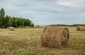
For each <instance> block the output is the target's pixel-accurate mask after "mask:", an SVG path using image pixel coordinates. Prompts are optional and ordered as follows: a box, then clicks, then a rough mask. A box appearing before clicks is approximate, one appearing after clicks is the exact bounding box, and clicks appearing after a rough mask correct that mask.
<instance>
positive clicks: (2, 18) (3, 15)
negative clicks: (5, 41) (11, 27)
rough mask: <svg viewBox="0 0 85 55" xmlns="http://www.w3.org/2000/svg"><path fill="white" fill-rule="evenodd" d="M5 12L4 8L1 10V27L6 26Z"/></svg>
mask: <svg viewBox="0 0 85 55" xmlns="http://www.w3.org/2000/svg"><path fill="white" fill-rule="evenodd" d="M4 18H5V11H4V9H3V8H1V10H0V27H3V26H4Z"/></svg>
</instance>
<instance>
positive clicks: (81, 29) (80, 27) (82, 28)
mask: <svg viewBox="0 0 85 55" xmlns="http://www.w3.org/2000/svg"><path fill="white" fill-rule="evenodd" d="M76 30H77V31H85V26H77V28H76Z"/></svg>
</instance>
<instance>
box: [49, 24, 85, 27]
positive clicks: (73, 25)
mask: <svg viewBox="0 0 85 55" xmlns="http://www.w3.org/2000/svg"><path fill="white" fill-rule="evenodd" d="M50 26H71V27H76V26H85V24H72V25H66V24H52V25H50Z"/></svg>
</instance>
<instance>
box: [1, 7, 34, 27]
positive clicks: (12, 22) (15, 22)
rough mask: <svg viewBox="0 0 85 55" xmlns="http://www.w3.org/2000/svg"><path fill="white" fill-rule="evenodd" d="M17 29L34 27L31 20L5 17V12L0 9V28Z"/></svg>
mask: <svg viewBox="0 0 85 55" xmlns="http://www.w3.org/2000/svg"><path fill="white" fill-rule="evenodd" d="M11 26H12V27H19V26H30V27H34V24H33V23H32V21H31V20H29V19H25V18H21V17H11V16H8V15H6V16H5V10H4V9H3V8H1V9H0V27H1V28H6V27H11Z"/></svg>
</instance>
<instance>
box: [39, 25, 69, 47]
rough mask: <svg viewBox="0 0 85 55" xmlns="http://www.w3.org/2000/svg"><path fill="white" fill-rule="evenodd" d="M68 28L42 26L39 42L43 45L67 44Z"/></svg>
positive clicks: (62, 45)
mask: <svg viewBox="0 0 85 55" xmlns="http://www.w3.org/2000/svg"><path fill="white" fill-rule="evenodd" d="M68 40H69V30H68V28H64V27H56V26H48V27H45V28H44V31H43V33H42V36H41V44H42V46H45V47H59V48H61V47H64V46H66V45H67V44H68Z"/></svg>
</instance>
